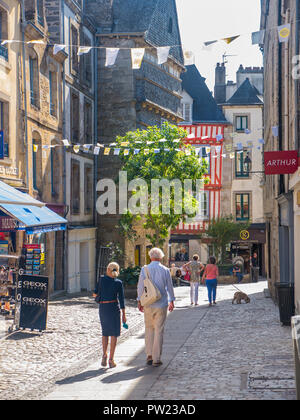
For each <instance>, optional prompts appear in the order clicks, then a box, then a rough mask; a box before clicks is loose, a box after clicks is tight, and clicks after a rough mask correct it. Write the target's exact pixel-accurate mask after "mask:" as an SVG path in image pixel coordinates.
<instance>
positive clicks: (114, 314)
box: [93, 262, 126, 367]
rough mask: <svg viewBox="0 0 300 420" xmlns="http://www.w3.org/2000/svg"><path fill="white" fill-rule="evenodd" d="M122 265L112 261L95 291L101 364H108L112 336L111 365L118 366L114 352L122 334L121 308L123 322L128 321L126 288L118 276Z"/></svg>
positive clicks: (104, 365) (109, 362)
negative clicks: (100, 334)
mask: <svg viewBox="0 0 300 420" xmlns="http://www.w3.org/2000/svg"><path fill="white" fill-rule="evenodd" d="M119 271H120V267H119V265H118V264H117V263H115V262H111V263H110V264H108V266H107V269H106V276H101V277H100V279H99V281H98V284H97V287H96V289H95V291H94V295H93V296H94V297H95V300H96V302H98V303H99V317H100V323H101V328H102V347H103V357H102V361H101V366H103V367H106V366H107V357H108V355H107V351H108V344H109V337H110V355H109V361H108V364H109V367H116V363H115V361H114V354H115V350H116V346H117V339H118V337H119V336H120V335H121V319H120V309H121V310H122V322H123V323H124V324H125V323H126V314H125V302H124V290H123V284H122V281H121V280H119V279H118V278H117V277H118V275H119Z"/></svg>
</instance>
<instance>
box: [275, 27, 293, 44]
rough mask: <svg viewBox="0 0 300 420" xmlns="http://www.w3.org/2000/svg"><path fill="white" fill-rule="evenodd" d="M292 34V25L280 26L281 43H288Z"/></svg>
mask: <svg viewBox="0 0 300 420" xmlns="http://www.w3.org/2000/svg"><path fill="white" fill-rule="evenodd" d="M290 33H291V24H290V23H287V24H286V25H281V26H278V36H279V42H288V41H289V38H290Z"/></svg>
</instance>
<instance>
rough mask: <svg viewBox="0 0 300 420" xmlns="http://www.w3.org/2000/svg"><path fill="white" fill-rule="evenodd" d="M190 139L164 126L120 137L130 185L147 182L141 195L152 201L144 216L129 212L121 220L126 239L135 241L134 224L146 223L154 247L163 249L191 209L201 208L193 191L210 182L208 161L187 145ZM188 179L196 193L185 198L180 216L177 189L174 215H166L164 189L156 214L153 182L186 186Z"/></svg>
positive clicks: (173, 199)
mask: <svg viewBox="0 0 300 420" xmlns="http://www.w3.org/2000/svg"><path fill="white" fill-rule="evenodd" d="M186 137H187V132H186V131H185V130H183V129H182V128H180V127H177V126H175V125H171V124H169V123H164V124H163V125H162V127H160V128H159V127H156V126H154V127H149V128H148V129H147V130H136V131H134V132H128V133H127V134H126V135H125V136H124V137H117V139H116V143H117V146H116V147H118V146H119V148H120V155H119V156H120V158H121V161H122V171H126V172H127V179H128V182H130V181H132V180H135V179H142V180H144V181H145V183H146V184H145V190H144V191H139V192H140V197H142V198H144V194H147V197H148V204H147V206H148V208H147V209H146V210H147V211H146V212H144V213H143V215H142V216H141V215H140V214H133V213H131V212H130V211H129V210H128V211H127V213H126V214H124V215H123V216H122V217H121V220H120V223H119V225H120V228H121V231H122V232H123V234H124V235H126V236H127V234H129V235H130V237H131V238H134V228H133V226H134V222H135V221H136V220H142V222H143V227H144V229H146V231H147V234H146V236H147V238H148V239H149V240H150V242H151V243H152V245H153V246H163V245H164V243H165V241H166V240H167V238H168V236H169V232H170V229H175V228H176V227H177V226H178V225H179V223H180V222H185V221H186V220H187V217H188V216H192V215H191V213H190V209H191V208H193V209H195V208H198V202H197V199H196V197H195V194H193V191H195V190H196V181H197V180H203V181H204V182H207V180H206V177H205V172H206V169H207V167H206V163H205V161H204V160H200V159H199V157H198V156H197V154H196V151H195V148H193V147H191V146H190V145H186V144H185V143H184V141H183V140H184V139H185V138H186ZM174 140H175V142H174ZM137 150H138V152H137ZM185 150H190V153H185ZM187 179H189V180H191V181H192V190H190V191H189V192H188V194H186V195H185V199H186V201H185V205H184V206H183V207H182V211H181V212H180V214H177V213H178V211H175V207H176V205H178V199H177V198H178V195H176V191H175V190H176V187H175V188H171V190H170V203H169V204H170V211H169V212H168V214H165V212H164V211H163V206H164V205H166V203H165V200H164V198H165V197H164V193H163V190H162V189H161V188H160V191H159V205H158V207H156V211H155V212H154V211H153V207H152V206H151V202H152V201H151V200H152V199H153V197H151V186H152V181H153V180H158V181H161V180H168V181H173V180H179V181H180V182H181V183H182V185H183V184H184V181H185V180H187ZM177 192H178V191H177ZM135 194H137V191H133V192H132V196H134V195H135ZM181 197H182V196H181ZM182 198H183V197H182ZM187 207H188V208H187Z"/></svg>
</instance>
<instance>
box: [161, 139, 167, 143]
mask: <svg viewBox="0 0 300 420" xmlns="http://www.w3.org/2000/svg"><path fill="white" fill-rule="evenodd" d="M166 141H168V140H167V139H161V140H159V142H160V143H164V142H166Z"/></svg>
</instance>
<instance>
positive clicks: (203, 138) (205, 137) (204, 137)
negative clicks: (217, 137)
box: [201, 136, 209, 140]
mask: <svg viewBox="0 0 300 420" xmlns="http://www.w3.org/2000/svg"><path fill="white" fill-rule="evenodd" d="M208 138H209V137H208V136H203V137H201V140H206V139H208Z"/></svg>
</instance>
